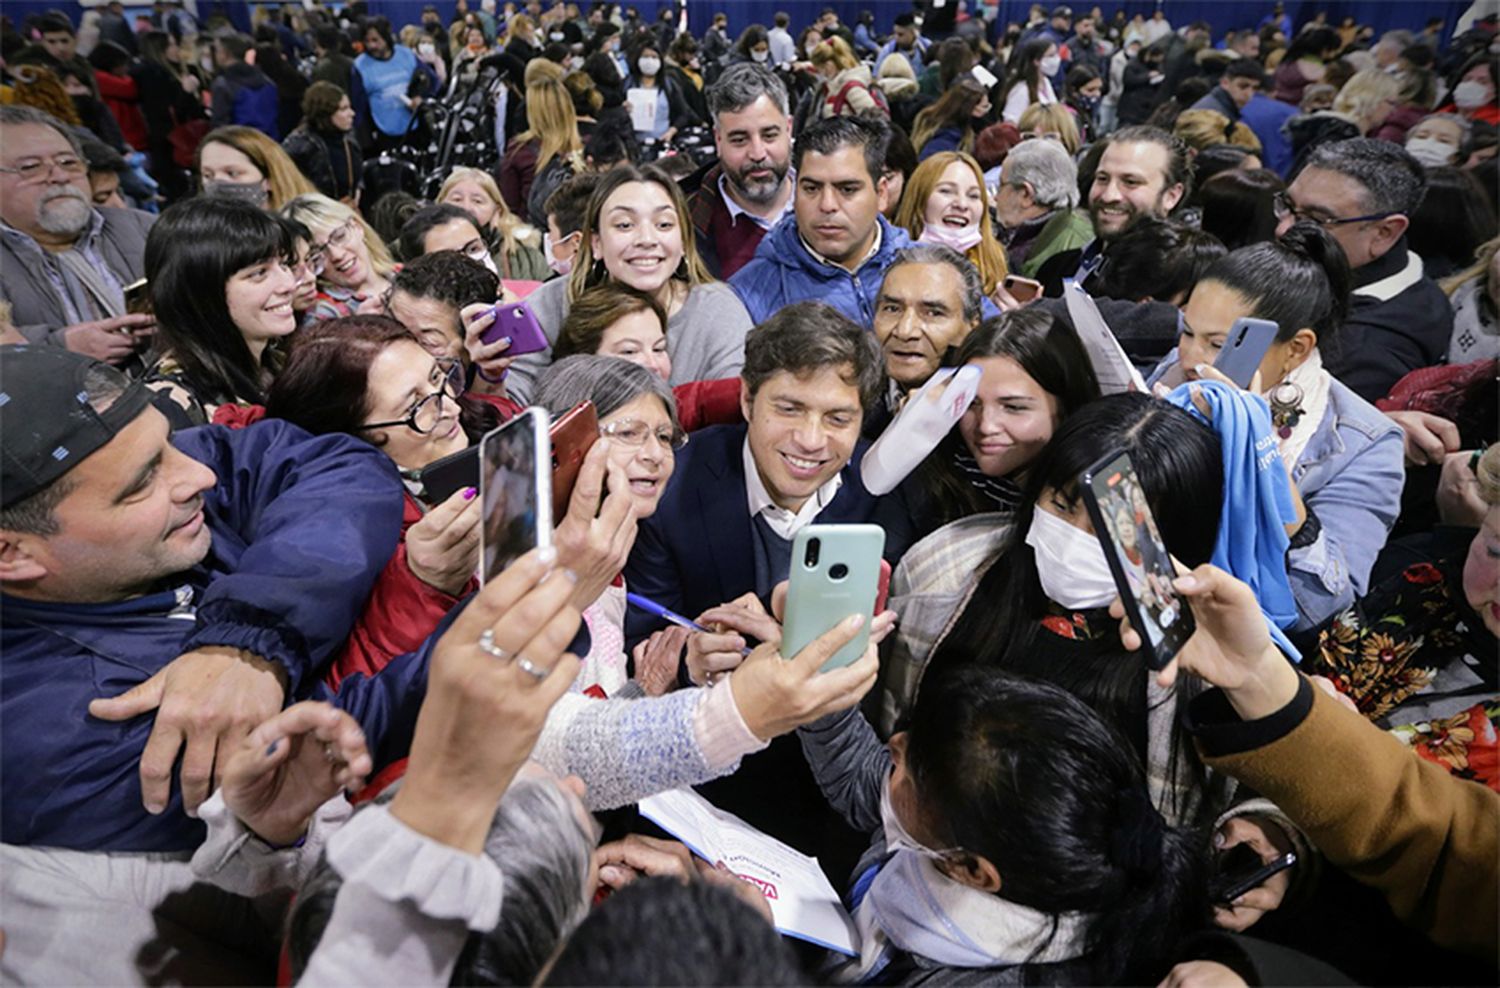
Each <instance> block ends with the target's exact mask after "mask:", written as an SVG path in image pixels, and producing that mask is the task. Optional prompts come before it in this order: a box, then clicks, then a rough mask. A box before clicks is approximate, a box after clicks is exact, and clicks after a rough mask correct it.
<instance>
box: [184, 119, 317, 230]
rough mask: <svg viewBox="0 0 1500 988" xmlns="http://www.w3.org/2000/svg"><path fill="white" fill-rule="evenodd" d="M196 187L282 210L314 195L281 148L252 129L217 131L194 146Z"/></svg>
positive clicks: (305, 178)
mask: <svg viewBox="0 0 1500 988" xmlns="http://www.w3.org/2000/svg"><path fill="white" fill-rule="evenodd" d="M193 170H194V171H196V172H197V173H198V184H199V188H201V189H202V190H203V191H204V192H205V193H208V194H210V195H222V196H238V197H239V198H241V199H244V200H246V201H247V202H249V203H250V204H251V205H254V206H260V207H262V208H265V209H272V210H277V209H282V208H283V207H285V206H286V205H287V203H289V202H291V201H292V200H293V199H295V198H296V197H297V196H300V195H304V194H306V193H310V192H317V191H318V190H317V188H316V187H315V186H314V185H313V184H312V183H311V182H309V181H308V180H307V177H306V176H305V175H303V174H302V172H301V171H299V170H298V168H297V164H296V162H294V161H293V160H292V159H291V157H290V156H289V155H288V154H287V152H285V151H283V150H282V148H281V145H279V144H277V143H276V142H275V141H273V140H271V139H270V138H269V137H267V136H266V135H265V134H263V133H261V132H260V131H258V130H256V129H255V128H253V127H234V126H230V127H218V128H216V129H214V130H211V131H209V132H208V134H207V136H205V137H204V138H203V142H202V143H201V144H199V145H198V153H197V155H196V158H195V162H194V168H193Z"/></svg>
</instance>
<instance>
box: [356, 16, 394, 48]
mask: <svg viewBox="0 0 1500 988" xmlns="http://www.w3.org/2000/svg"><path fill="white" fill-rule="evenodd" d="M371 31H374V32H375V33H376V34H378V35H380V40H382V41H384V42H385V46H386V47H387V48H395V47H396V36H395V35H394V34H393V33H392V32H391V20H390V18H389V17H385V16H380V17H371V18H370V19H369V20H367V21H365V26H364V27H363V28H362V29H361V30H360V32H359V36H360V38H361V39H363V38H364V37H365V35H367V34H369V33H370V32H371Z"/></svg>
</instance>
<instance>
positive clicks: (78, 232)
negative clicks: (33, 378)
mask: <svg viewBox="0 0 1500 988" xmlns="http://www.w3.org/2000/svg"><path fill="white" fill-rule="evenodd" d="M155 219H156V218H155V217H154V216H152V215H151V214H149V213H143V212H140V211H139V210H135V209H95V208H94V204H93V199H92V190H91V188H90V186H89V168H88V160H87V159H86V158H85V157H84V154H83V148H82V146H81V145H80V144H79V142H78V138H77V137H76V136H75V135H74V134H73V133H72V132H71V131H69V130H68V128H67V127H65V126H64V125H63V124H62V123H61V122H60V121H59V120H58V119H57V118H56V117H53V116H51V115H50V114H47V113H43V112H42V111H41V110H37V109H34V108H32V107H27V106H0V273H3V277H0V299H4V300H5V301H7V302H9V303H10V304H11V319H12V321H13V322H14V323H15V325H16V328H17V329H19V330H20V331H21V334H22V335H23V336H25V337H26V338H27V339H28V340H30V341H31V342H33V343H52V344H55V345H57V346H64V347H67V348H68V349H69V350H73V351H76V352H78V353H81V354H83V355H85V356H88V357H93V358H94V359H95V360H102V361H106V362H108V363H111V364H124V363H126V362H128V361H130V360H131V359H132V358H133V357H134V356H135V354H136V351H137V350H138V349H140V347H141V346H142V345H144V344H145V343H146V342H147V341H148V340H149V338H150V335H151V333H152V332H153V331H154V329H155V323H154V322H153V320H152V319H151V317H150V316H144V315H132V314H129V313H127V312H126V311H125V291H124V290H125V286H127V285H129V284H130V283H131V282H133V281H136V280H137V279H139V278H140V277H141V275H142V273H143V272H144V266H145V253H146V233H147V231H149V230H150V229H151V224H152V223H153V222H154V221H155Z"/></svg>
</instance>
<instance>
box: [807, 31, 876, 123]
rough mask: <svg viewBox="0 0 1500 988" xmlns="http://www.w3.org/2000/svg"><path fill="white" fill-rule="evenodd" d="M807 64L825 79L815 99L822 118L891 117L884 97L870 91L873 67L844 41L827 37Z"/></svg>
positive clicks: (819, 44) (835, 37)
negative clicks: (857, 55) (809, 63)
mask: <svg viewBox="0 0 1500 988" xmlns="http://www.w3.org/2000/svg"><path fill="white" fill-rule="evenodd" d="M808 61H810V62H812V65H813V68H814V69H815V70H816V71H817V73H818V76H819V77H820V78H821V79H822V80H823V84H822V85H821V86H820V87H819V89H818V92H817V94H816V95H815V96H814V97H813V100H814V103H813V105H814V106H817V107H818V108H819V109H818V116H819V117H820V118H823V117H862V116H871V115H873V116H881V117H889V116H890V109H889V107H888V106H887V105H886V103H885V96H884V94H882V95H881V96H880V97H879V98H878V99H877V98H876V95H875V91H874V90H873V89H872V88H871V79H870V67H869V66H868V65H865V64H864V63H862V62H861V61H860V60H859V59H858V58H856V57H855V56H854V49H853V48H850V47H849V44H848V42H846V41H845V40H844V39H843V38H840V37H838V36H836V35H835V36H831V37H827V38H824V39H823V40H822V41H821V42H819V43H818V45H817V47H815V48H814V49H813V50H812V52H811V54H810V55H809V57H808Z"/></svg>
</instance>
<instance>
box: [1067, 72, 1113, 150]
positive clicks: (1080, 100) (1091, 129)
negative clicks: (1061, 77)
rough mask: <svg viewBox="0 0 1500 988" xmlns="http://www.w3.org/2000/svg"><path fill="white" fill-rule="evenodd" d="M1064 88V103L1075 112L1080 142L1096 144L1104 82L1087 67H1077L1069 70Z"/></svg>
mask: <svg viewBox="0 0 1500 988" xmlns="http://www.w3.org/2000/svg"><path fill="white" fill-rule="evenodd" d="M1064 88H1065V92H1066V95H1065V96H1064V97H1063V102H1064V103H1065V104H1066V105H1067V107H1068V109H1070V110H1072V111H1073V119H1074V121H1075V122H1076V123H1077V125H1078V139H1079V141H1080V142H1081V143H1082V144H1085V145H1087V144H1092V143H1094V138H1095V137H1096V136H1098V133H1099V101H1100V99H1102V98H1103V94H1104V80H1103V79H1101V78H1100V77H1099V73H1098V72H1095V71H1094V70H1093V69H1091V68H1089V67H1088V66H1087V65H1075V66H1073V67H1072V68H1070V69H1069V70H1068V74H1067V79H1066V84H1065V87H1064Z"/></svg>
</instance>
